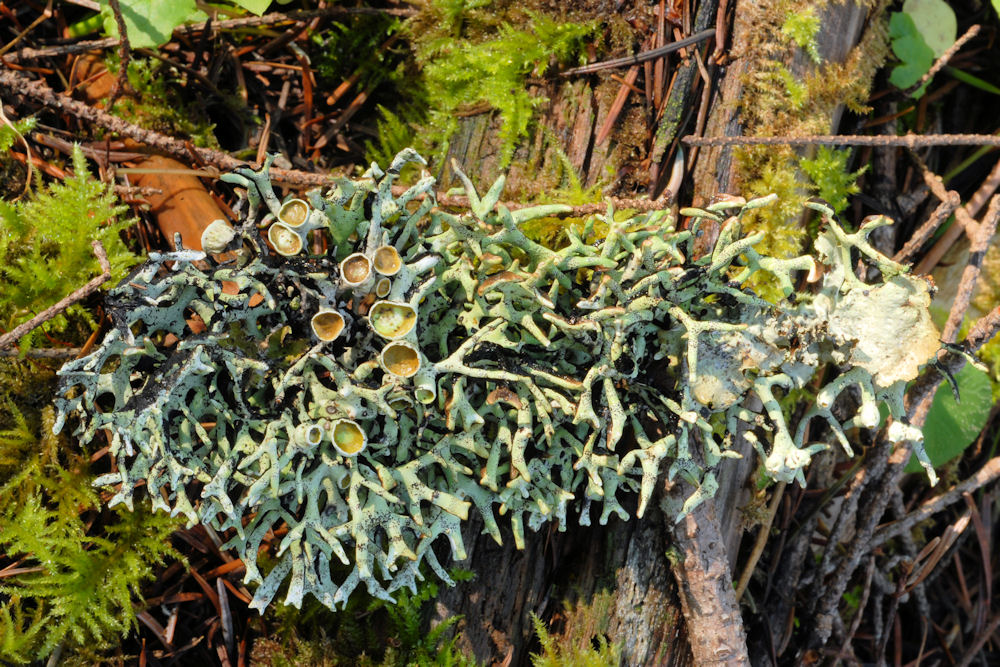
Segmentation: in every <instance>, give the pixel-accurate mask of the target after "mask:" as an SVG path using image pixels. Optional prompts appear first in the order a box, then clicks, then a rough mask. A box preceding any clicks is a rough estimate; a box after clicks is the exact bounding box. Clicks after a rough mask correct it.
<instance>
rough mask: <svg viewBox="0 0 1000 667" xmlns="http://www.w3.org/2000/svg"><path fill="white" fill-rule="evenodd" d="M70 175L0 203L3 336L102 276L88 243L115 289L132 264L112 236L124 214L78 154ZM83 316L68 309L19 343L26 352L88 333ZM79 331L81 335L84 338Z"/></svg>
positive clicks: (78, 308) (89, 320)
mask: <svg viewBox="0 0 1000 667" xmlns="http://www.w3.org/2000/svg"><path fill="white" fill-rule="evenodd" d="M73 172H74V175H73V176H72V177H70V178H68V179H66V181H65V182H63V183H54V184H50V185H47V186H45V187H44V188H40V189H38V190H37V191H36V192H35V194H34V196H33V197H32V198H31V199H29V200H28V201H23V202H13V203H11V202H4V201H0V284H2V285H3V286H4V287H3V289H2V290H0V327H2V329H3V330H5V331H9V330H10V329H13V328H14V327H15V326H17V325H18V324H20V323H21V322H23V321H25V320H28V319H30V318H31V317H32V316H33V315H34V314H35V313H37V312H40V311H41V310H44V309H45V308H46V307H48V306H50V305H52V304H54V303H56V302H57V301H59V300H60V299H62V298H63V297H65V296H66V295H68V294H70V293H71V292H73V291H74V290H75V289H77V288H79V287H81V286H82V285H83V284H84V283H86V282H87V281H88V280H90V279H91V278H93V277H94V276H95V275H99V274H100V272H101V269H100V266H99V264H98V261H97V259H96V258H95V257H94V249H93V247H92V246H91V241H92V240H98V241H100V242H101V243H102V244H103V245H104V248H105V250H106V251H107V253H108V261H109V262H110V264H111V272H112V280H111V281H110V282H109V283H108V285H112V284H114V282H115V281H117V280H119V279H121V277H122V276H123V275H124V274H125V270H126V269H127V268H128V267H129V266H131V265H132V264H134V263H135V262H137V261H138V257H136V256H135V255H133V254H132V253H131V252H130V251H129V250H128V248H127V247H126V246H125V244H124V243H123V242H122V240H121V238H120V237H119V234H120V232H121V231H122V230H123V229H124V228H125V227H126V226H127V225H128V224H130V221H129V220H125V219H123V218H122V215H123V214H124V213H125V211H126V210H127V209H126V207H124V206H122V205H120V204H118V203H117V202H116V200H115V196H114V194H112V193H111V192H109V191H108V190H107V188H106V186H105V185H104V184H103V183H101V182H99V181H96V180H94V179H93V178H92V177H91V176H90V174H89V173H88V172H87V165H86V161H85V160H84V158H83V155H82V154H81V153H80V152H79V151H76V152H75V153H74V155H73ZM88 323H89V324H93V322H92V318H91V315H90V314H89V312H88V311H87V310H86V309H85V308H83V307H82V306H80V305H74V306H71V307H70V309H69V310H67V311H66V313H65V314H64V315H60V316H58V317H56V318H54V319H52V320H50V321H49V322H47V323H45V324H44V325H43V326H42V327H40V328H39V329H36V330H35V331H34V332H32V333H29V334H28V335H26V336H24V337H23V338H21V340H20V345H21V349H22V351H23V350H27V349H28V348H30V347H32V346H33V345H34V343H35V342H37V340H38V339H39V338H40V337H41V336H42V335H43V334H63V333H64V332H67V330H68V329H69V328H71V327H75V328H76V329H77V333H76V334H75V336H76V337H77V338H79V337H80V336H82V335H85V333H86V334H89V331H85V329H86V325H87V324H88ZM84 332H85V333H84Z"/></svg>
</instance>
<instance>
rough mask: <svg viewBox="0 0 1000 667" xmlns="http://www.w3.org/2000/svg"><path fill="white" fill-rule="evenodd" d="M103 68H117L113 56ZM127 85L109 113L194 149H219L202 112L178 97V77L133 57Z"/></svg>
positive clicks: (160, 65) (150, 61)
mask: <svg viewBox="0 0 1000 667" xmlns="http://www.w3.org/2000/svg"><path fill="white" fill-rule="evenodd" d="M107 68H108V71H109V72H117V71H118V70H119V69H120V66H119V60H118V57H117V55H111V56H109V57H108V60H107ZM128 82H129V85H130V86H131V88H132V90H131V91H127V92H126V94H123V95H122V96H121V97H119V98H118V99H117V100H116V101H115V105H114V107H113V108H112V110H111V112H112V113H113V114H114V115H116V116H119V117H121V118H123V119H125V120H127V121H129V122H132V123H135V124H136V125H140V126H142V127H145V128H147V129H150V130H155V131H157V132H160V133H162V134H166V135H170V136H178V137H185V138H190V140H191V143H192V144H194V145H195V146H199V147H202V148H218V147H219V142H218V141H217V140H216V138H215V134H214V132H213V130H214V129H215V125H213V124H212V123H211V122H209V120H208V118H207V116H206V114H205V112H204V109H199V108H198V106H197V105H195V104H192V103H190V102H188V101H187V99H190V96H188V97H187V98H186V97H185V96H183V95H182V94H181V92H180V91H181V88H182V86H183V83H184V81H183V78H182V75H180V74H178V73H177V72H176V71H174V70H172V69H171V68H170V67H168V66H167V65H165V64H163V63H160V62H158V61H155V60H153V59H150V58H133V59H132V60H130V61H129V64H128ZM222 101H223V102H228V101H229V100H228V99H223V100H222ZM233 106H235V105H233ZM235 115H236V113H235V111H234V116H235Z"/></svg>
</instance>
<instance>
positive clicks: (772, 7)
mask: <svg viewBox="0 0 1000 667" xmlns="http://www.w3.org/2000/svg"><path fill="white" fill-rule="evenodd" d="M815 6H816V5H814V6H812V7H808V8H806V9H803V8H802V7H801V5H800V4H799V3H796V2H792V1H791V0H770V1H767V2H761V3H757V4H755V5H754V6H753V7H752V8H750V10H749V11H751V12H752V16H751V17H750V18H749V19H748V20H749V22H750V23H751V24H753V25H754V26H755V27H756V28H757V29H758V30H759V32H760V36H759V37H757V38H755V39H753V40H751V41H750V42H749V43H748V45H747V49H746V51H745V52H743V53H742V54H740V55H741V57H742V58H743V59H744V60H745V61H746V62H749V63H752V64H753V65H752V67H751V69H750V70H749V71H748V72H747V73H746V75H745V78H744V81H743V85H744V94H743V96H742V98H741V100H740V105H741V117H742V122H743V125H744V132H745V133H746V134H747V135H757V136H804V135H810V134H828V133H829V132H830V119H831V118H832V117H833V112H834V110H835V108H836V107H837V106H838V105H841V104H844V105H846V106H847V107H848V109H850V110H851V111H853V112H855V113H863V112H866V111H867V109H866V107H865V106H864V102H865V100H866V99H867V97H868V91H869V89H870V86H871V82H872V79H873V77H874V75H875V72H876V71H877V70H878V68H879V67H880V66H881V65H882V63H883V62H884V61H885V59H886V56H887V54H888V33H887V29H886V25H885V19H884V17H883V16H881V15H875V16H873V17H872V19H871V20H870V21H869V27H868V29H867V30H866V31H865V33H864V35H863V36H862V40H861V42H860V43H859V44H858V46H856V47H855V48H854V49H853V50H852V51H851V52H850V53H849V54H848V56H847V58H846V59H845V61H844V62H842V63H835V62H828V61H827V62H823V61H820V62H816V59H815V58H813V61H814V66H813V67H812V68H811V69H809V70H808V71H805V72H803V73H794V72H792V71H790V70H789V68H788V67H787V66H786V65H785V62H788V61H790V55H791V54H790V52H789V49H793V48H799V47H801V48H804V49H805V50H806V51H807V52H808V53H810V56H811V57H812V56H813V53H812V51H811V50H810V44H811V45H812V46H815V36H816V34H818V33H817V31H816V30H814V28H813V26H814V24H816V10H815ZM817 25H818V24H817ZM816 55H818V52H817V53H816ZM735 155H736V179H737V181H738V182H739V184H740V189H741V191H742V192H743V193H745V194H749V195H756V196H760V195H765V194H769V193H772V192H774V193H776V194H778V195H779V197H780V200H779V201H780V202H781V205H780V206H776V207H770V208H768V209H763V210H760V211H757V212H755V214H754V215H753V216H751V217H750V218H749V220H748V228H749V229H751V230H753V231H765V232H767V238H766V239H765V240H764V241H763V242H762V243H761V245H760V246H759V247H758V250H760V251H762V252H768V253H775V256H778V257H789V256H792V255H794V254H796V253H798V252H800V251H801V250H802V246H803V244H804V242H805V240H806V239H807V237H808V229H807V226H806V223H807V222H808V220H809V219H808V218H804V217H803V216H802V215H801V212H802V209H801V204H802V202H803V201H805V199H807V198H808V197H810V196H814V195H817V194H818V195H819V196H820V197H822V198H824V199H827V200H828V201H830V203H831V204H833V205H834V208H835V210H837V211H838V212H840V211H842V210H844V208H846V203H847V200H846V198H847V197H848V196H849V195H850V194H853V191H854V189H855V186H854V181H855V180H856V179H857V177H858V175H859V172H854V173H851V172H849V171H848V170H847V169H846V163H847V156H846V154H842V153H837V152H835V151H827V152H823V151H822V150H821V151H819V152H818V153H817V154H816V155H815V156H813V157H808V156H807V157H805V158H803V157H802V156H801V155H800V154H799V153H797V152H796V151H794V150H792V149H791V148H790V147H787V146H771V147H748V148H745V149H740V150H737V151H736V153H735ZM751 287H753V288H754V289H755V290H758V291H759V292H760V293H761V294H762V296H764V297H765V298H767V299H770V300H774V299H775V298H777V297H778V294H779V293H778V292H777V291H776V290H775V286H774V285H773V284H771V283H770V282H769V281H767V280H758V281H757V282H756V283H755V284H753V285H751Z"/></svg>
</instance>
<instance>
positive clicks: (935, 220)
mask: <svg viewBox="0 0 1000 667" xmlns="http://www.w3.org/2000/svg"><path fill="white" fill-rule="evenodd" d="M947 195H948V198H947V199H946V200H944V201H942V202H941V203H940V204H938V207H937V208H935V209H934V212H933V213H931V214H930V216H929V217H928V218H927V220H926V221H925V222H924V224H922V225H920V227H919V228H918V229H917V231H915V232H913V234H912V235H911V236H910V240H909V241H907V242H906V244H905V245H904V246H903V247H902V248H900V250H899V252H897V253H896V254H895V255H893V257H892V261H894V262H899V263H900V264H903V263H905V262H908V261H909V260H910V259H911V258H912V257H913V256H914V255H916V254H917V251H918V250H920V248H922V247H923V245H924V244H925V243H927V241H928V240H929V239H930V238H931V237H932V236H934V232H936V231H937V230H938V227H940V226H941V224H942V223H944V221H945V220H947V219H948V216H950V215H951V214H952V213H953V212H954V211H955V210H956V209H958V205H959V204H961V203H962V198H961V196H960V195H959V194H958V193H957V192H955V191H954V190H950V191H949V192H948V193H947Z"/></svg>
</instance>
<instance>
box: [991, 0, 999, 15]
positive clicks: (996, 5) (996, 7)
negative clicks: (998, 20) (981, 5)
mask: <svg viewBox="0 0 1000 667" xmlns="http://www.w3.org/2000/svg"><path fill="white" fill-rule="evenodd" d="M993 11H995V12H996V13H997V14H1000V0H993Z"/></svg>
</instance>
